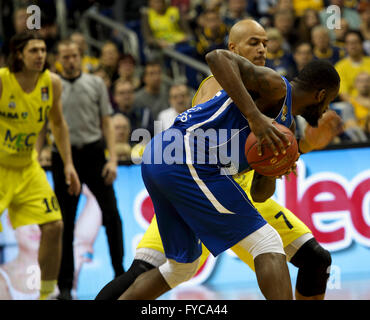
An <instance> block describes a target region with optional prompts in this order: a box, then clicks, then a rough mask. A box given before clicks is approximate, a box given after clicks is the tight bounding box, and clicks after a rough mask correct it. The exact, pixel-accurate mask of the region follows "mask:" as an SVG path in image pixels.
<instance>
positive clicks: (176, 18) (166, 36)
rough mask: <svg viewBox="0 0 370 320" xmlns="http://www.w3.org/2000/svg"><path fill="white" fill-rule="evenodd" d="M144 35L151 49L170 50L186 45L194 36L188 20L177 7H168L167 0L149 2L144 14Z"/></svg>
mask: <svg viewBox="0 0 370 320" xmlns="http://www.w3.org/2000/svg"><path fill="white" fill-rule="evenodd" d="M142 33H143V37H144V41H145V43H146V44H147V45H148V46H149V47H151V48H168V47H174V46H175V45H177V44H181V43H185V42H187V41H189V40H190V39H191V37H190V35H191V34H192V32H191V30H190V28H189V26H188V25H187V21H186V19H183V18H182V16H181V13H180V10H179V9H178V8H177V7H173V6H167V4H166V1H165V0H149V1H148V8H147V10H145V11H144V12H143V14H142Z"/></svg>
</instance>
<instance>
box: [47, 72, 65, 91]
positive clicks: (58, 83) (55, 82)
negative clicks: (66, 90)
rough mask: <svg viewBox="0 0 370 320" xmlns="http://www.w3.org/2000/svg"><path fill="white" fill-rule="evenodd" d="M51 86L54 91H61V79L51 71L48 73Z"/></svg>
mask: <svg viewBox="0 0 370 320" xmlns="http://www.w3.org/2000/svg"><path fill="white" fill-rule="evenodd" d="M49 75H50V80H51V84H52V86H53V89H54V90H61V89H62V79H61V77H60V76H59V75H58V74H57V73H55V72H52V71H49Z"/></svg>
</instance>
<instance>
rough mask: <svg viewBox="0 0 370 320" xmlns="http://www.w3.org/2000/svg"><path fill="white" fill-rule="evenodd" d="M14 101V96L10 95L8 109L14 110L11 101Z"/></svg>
mask: <svg viewBox="0 0 370 320" xmlns="http://www.w3.org/2000/svg"><path fill="white" fill-rule="evenodd" d="M14 99H15V97H14V95H13V94H11V95H10V97H9V100H10V102H9V104H8V107H9V108H10V109H14V108H15V107H16V105H15V102H14V101H13V100H14Z"/></svg>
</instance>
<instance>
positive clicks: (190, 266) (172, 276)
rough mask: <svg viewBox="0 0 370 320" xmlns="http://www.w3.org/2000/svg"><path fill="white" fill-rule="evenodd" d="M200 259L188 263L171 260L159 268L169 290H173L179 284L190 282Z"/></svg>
mask: <svg viewBox="0 0 370 320" xmlns="http://www.w3.org/2000/svg"><path fill="white" fill-rule="evenodd" d="M199 261H200V259H199V258H198V259H196V260H195V261H193V262H190V263H181V262H177V261H175V260H172V259H167V261H166V262H165V263H164V264H162V265H161V266H160V267H159V271H160V273H161V274H162V276H163V278H164V279H165V280H166V282H167V284H168V285H169V286H170V287H171V288H175V287H176V286H178V285H179V284H180V283H183V282H185V281H188V280H190V279H191V278H192V277H193V276H194V275H195V273H196V272H197V270H198V265H199Z"/></svg>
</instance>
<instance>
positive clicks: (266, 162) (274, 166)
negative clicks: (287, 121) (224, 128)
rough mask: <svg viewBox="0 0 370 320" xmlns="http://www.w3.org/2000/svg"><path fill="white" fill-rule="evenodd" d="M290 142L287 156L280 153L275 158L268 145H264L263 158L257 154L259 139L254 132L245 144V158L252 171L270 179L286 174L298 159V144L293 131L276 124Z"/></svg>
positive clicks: (287, 147)
mask: <svg viewBox="0 0 370 320" xmlns="http://www.w3.org/2000/svg"><path fill="white" fill-rule="evenodd" d="M274 125H275V126H276V127H277V128H278V129H279V130H280V131H281V132H283V133H284V134H285V135H286V137H287V138H288V139H289V141H290V146H286V148H285V150H286V154H283V153H281V152H280V153H279V155H277V156H275V155H274V153H273V152H272V150H271V149H270V147H269V145H268V144H267V143H262V156H259V155H258V153H257V139H256V136H255V135H254V133H253V132H251V133H250V135H249V136H248V138H247V140H246V142H245V156H246V157H247V161H248V163H249V165H250V166H251V167H252V169H254V170H256V171H257V172H258V173H259V174H262V175H264V176H270V177H277V176H281V175H283V174H285V173H286V172H287V171H288V170H289V169H290V168H291V167H292V166H293V164H294V163H295V162H296V161H297V159H298V144H297V140H296V138H295V136H294V134H293V132H292V131H290V130H289V129H288V128H287V127H285V126H283V125H281V124H279V123H274Z"/></svg>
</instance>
